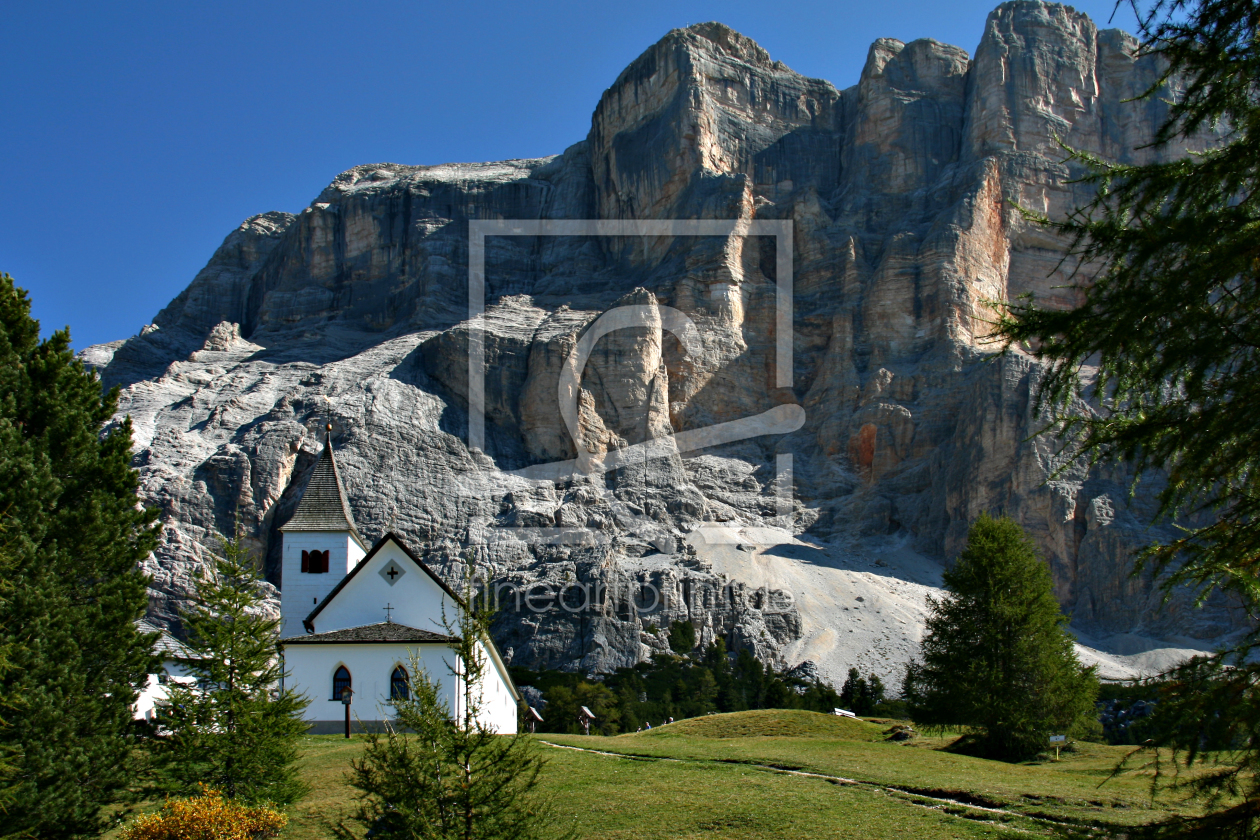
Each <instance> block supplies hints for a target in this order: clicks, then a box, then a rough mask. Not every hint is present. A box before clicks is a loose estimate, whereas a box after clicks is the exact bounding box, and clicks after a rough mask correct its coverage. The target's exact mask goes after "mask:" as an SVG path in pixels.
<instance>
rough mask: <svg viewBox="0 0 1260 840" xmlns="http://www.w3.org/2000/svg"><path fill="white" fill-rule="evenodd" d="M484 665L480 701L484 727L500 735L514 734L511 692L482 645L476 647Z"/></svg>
mask: <svg viewBox="0 0 1260 840" xmlns="http://www.w3.org/2000/svg"><path fill="white" fill-rule="evenodd" d="M477 647H478V649H479V650H480V651H481V655H482V657H483V660H482V661H484V662H485V663H486V677H485V680H484V681H483V683H484V687H483V689H482V695H481V701H482V704H483V706H484V708H485V710H486V711H485V717H486V725H487V726H489V727H490V728H491V729H493V730H494V731H495V732H498V733H499V734H501V735H511V734H515V733H516V724H517V720H518V717H517V705H516V698H515V697H513V696H512V690H511V688H509V687H508V682H507V676H506V675H505V674H502V673H500V672H499V670H498V668H497V667H496V666H495V663H494V658H493V657H491V656H490V652H489V651H488V650H487V649H486V646H485V645H484V644H479V645H477Z"/></svg>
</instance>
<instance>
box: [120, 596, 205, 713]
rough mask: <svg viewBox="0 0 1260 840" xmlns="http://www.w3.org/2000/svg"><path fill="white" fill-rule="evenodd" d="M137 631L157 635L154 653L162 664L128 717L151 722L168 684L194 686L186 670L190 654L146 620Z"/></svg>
mask: <svg viewBox="0 0 1260 840" xmlns="http://www.w3.org/2000/svg"><path fill="white" fill-rule="evenodd" d="M136 629H137V630H139V631H140V632H141V633H146V634H147V633H158V634H159V635H158V640H157V641H156V642H154V644H153V649H154V651H156V652H157V654H158V655H159V656H161V657H162V664H161V666H160V667H159V668H158V670H157V671H155V672H153V673H152V674H149V675H148V679H147V680H146V681H145V684H144V687H143V688H142V689H140V694H139V696H138V697H136V702H135V703H133V704H132V706H131V716H132V717H133V718H134V719H136V720H153V719H154V718H155V717H156V716H157V707H158V706H160V705H161V704H162V703H164V702H166V697H167V692H168V690H169V689H170V685H171V683H183V684H184V685H193V684H195V683H196V682H197V678H196V677H194V676H193V675H192V674H191V673H189V670H188V663H189V662H190V661H191V659H192V654H191V653H190V652H189V650H188V648H186V647H184V646H183V645H181V644H180V643H179V642H178V641H176V640H175V638H174V637H173V636H171V634H170V633H167V632H166V631H165V630H162V629H160V628H158V627H157V626H155V625H153V624H151V623H150V622H148V621H146V620H145V619H143V618H142V619H140V620H139V621H137V622H136Z"/></svg>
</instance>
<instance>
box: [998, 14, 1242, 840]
mask: <svg viewBox="0 0 1260 840" xmlns="http://www.w3.org/2000/svg"><path fill="white" fill-rule="evenodd" d="M1139 19H1140V21H1141V26H1140V29H1141V35H1142V39H1143V46H1142V51H1143V52H1144V53H1146V54H1149V55H1155V56H1158V57H1159V59H1160V60H1161V61H1163V62H1164V68H1165V69H1164V71H1163V75H1162V76H1161V77H1160V78H1159V79H1158V81H1157V83H1156V84H1155V85H1154V86H1153V87H1152V88H1151V90H1149V91H1147V92H1146V97H1148V98H1150V97H1159V98H1161V99H1165V100H1169V101H1170V102H1171V104H1170V106H1169V108H1170V110H1169V112H1168V119H1167V121H1166V122H1165V123H1164V124H1163V125H1162V126H1161V127H1160V129H1159V132H1158V134H1157V136H1156V141H1155V144H1154V146H1153V148H1152V149H1151V150H1150V151H1149V152H1148V157H1149V158H1150V160H1151V162H1149V163H1146V164H1143V165H1117V164H1115V163H1114V162H1111V161H1106V160H1102V159H1099V158H1096V157H1094V156H1091V155H1088V154H1085V153H1083V152H1077V151H1073V152H1072V153H1071V157H1072V158H1073V159H1074V160H1075V161H1076V162H1078V163H1080V164H1082V165H1083V166H1084V167H1085V168H1086V170H1087V172H1088V174H1087V176H1086V178H1085V179H1084V181H1085V182H1086V183H1088V184H1091V185H1093V186H1094V187H1095V188H1096V189H1097V193H1096V197H1095V198H1094V199H1093V200H1092V201H1091V202H1089V203H1087V204H1086V205H1084V206H1083V207H1081V208H1079V209H1077V210H1076V211H1074V212H1073V213H1071V214H1070V215H1069V216H1068V217H1067V218H1066V219H1063V220H1050V219H1044V218H1043V219H1041V221H1042V222H1043V223H1044V224H1046V225H1047V226H1050V227H1052V228H1054V229H1057V230H1058V231H1060V232H1061V233H1062V234H1063V235H1064V236H1065V237H1067V238H1068V239H1069V241H1071V242H1072V251H1071V259H1072V261H1074V262H1075V264H1077V265H1079V266H1081V267H1082V268H1081V270H1080V271H1079V273H1078V275H1077V276H1076V278H1075V282H1074V289H1075V291H1076V294H1077V295H1078V299H1079V300H1080V304H1079V305H1078V306H1076V307H1074V308H1071V309H1066V310H1055V309H1048V308H1043V307H1040V306H1038V305H1037V302H1036V301H1034V300H1023V301H1020V302H1017V303H1015V304H1014V305H1011V306H1010V307H1008V309H1007V310H1006V314H1005V315H1004V316H1003V317H1002V318H1001V320H1000V323H999V324H998V330H999V334H1000V336H1001V337H1002V339H1004V340H1005V341H1006V342H1007V343H1008V346H1015V345H1023V346H1024V347H1025V348H1027V349H1028V350H1030V351H1031V352H1033V353H1034V355H1036V356H1037V357H1038V358H1040V359H1042V360H1044V361H1046V362H1048V363H1049V364H1050V370H1049V374H1048V376H1047V377H1046V378H1045V380H1044V383H1043V386H1042V388H1041V391H1040V400H1041V402H1042V404H1043V405H1044V406H1046V407H1048V408H1049V409H1050V410H1052V411H1053V413H1054V418H1055V420H1056V423H1055V424H1054V425H1053V426H1052V430H1053V431H1055V432H1057V433H1059V434H1061V435H1063V436H1064V437H1065V438H1067V439H1068V440H1070V441H1071V442H1073V443H1074V444H1076V445H1077V446H1079V447H1080V450H1081V451H1082V452H1083V453H1085V455H1086V456H1088V457H1089V458H1091V459H1092V460H1093V461H1096V462H1098V461H1130V462H1131V463H1133V464H1135V465H1136V466H1137V467H1138V469H1139V470H1144V469H1147V468H1155V469H1159V470H1162V471H1164V472H1165V473H1166V475H1167V479H1168V480H1167V482H1166V484H1165V485H1164V489H1163V490H1162V491H1161V493H1160V502H1161V505H1160V510H1159V511H1158V515H1159V516H1160V517H1161V518H1165V519H1166V518H1176V517H1181V518H1182V525H1183V527H1184V531H1183V532H1182V535H1181V536H1180V538H1179V539H1176V540H1172V541H1169V542H1167V543H1163V544H1155V545H1151V546H1149V547H1147V549H1146V550H1145V551H1144V552H1143V554H1142V555H1141V557H1140V560H1141V562H1142V564H1150V565H1152V566H1153V567H1154V568H1155V569H1156V570H1165V571H1167V572H1169V573H1170V574H1168V575H1167V576H1166V578H1165V585H1166V586H1167V587H1168V588H1169V589H1171V588H1172V587H1174V586H1177V585H1180V584H1186V585H1190V586H1192V587H1195V588H1197V589H1198V590H1199V592H1200V595H1201V597H1206V595H1207V593H1208V592H1209V591H1211V590H1212V589H1213V588H1221V589H1225V590H1227V591H1229V592H1231V593H1232V594H1233V595H1235V596H1236V597H1238V598H1239V599H1240V600H1241V601H1242V602H1243V603H1244V604H1245V605H1246V607H1247V608H1248V610H1249V612H1250V614H1251V615H1255V614H1256V611H1257V609H1260V448H1258V447H1257V446H1256V442H1257V440H1260V411H1257V410H1256V406H1257V405H1260V247H1258V246H1257V242H1260V239H1258V238H1257V231H1258V230H1260V94H1258V93H1257V91H1258V90H1260V4H1257V3H1256V2H1254V0H1158V2H1154V3H1150V4H1144V5H1143V6H1142V7H1141V8H1140V16H1139ZM1173 91H1176V95H1175V96H1170V93H1171V92H1173ZM1212 134H1215V141H1205V139H1204V135H1212ZM1183 145H1192V146H1198V147H1200V148H1203V147H1206V150H1205V151H1203V152H1201V153H1198V154H1193V155H1182V154H1179V153H1178V151H1179V149H1180V148H1181V147H1182V146H1183ZM1086 364H1088V365H1090V366H1094V367H1096V369H1097V371H1098V377H1097V382H1096V383H1095V384H1094V385H1093V386H1092V387H1089V388H1086V387H1085V386H1083V384H1082V382H1081V380H1080V378H1079V377H1078V373H1079V371H1080V369H1081V368H1082V366H1084V365H1086ZM1100 395H1101V401H1102V402H1103V404H1104V410H1103V411H1100V412H1098V413H1094V414H1089V415H1082V414H1080V413H1079V412H1076V411H1074V410H1073V407H1072V406H1073V402H1074V400H1075V399H1076V398H1077V397H1087V398H1090V397H1092V398H1095V399H1098V398H1099V397H1100ZM1257 653H1260V637H1257V635H1256V634H1255V633H1252V634H1250V635H1248V636H1246V637H1245V638H1244V639H1243V640H1242V641H1241V642H1240V643H1239V644H1237V645H1236V646H1235V647H1233V648H1231V649H1229V650H1225V651H1221V652H1219V653H1217V654H1215V655H1212V656H1210V657H1206V658H1201V659H1198V660H1196V661H1194V662H1190V663H1187V664H1185V665H1183V666H1181V667H1179V668H1176V669H1174V670H1172V671H1171V672H1170V673H1168V674H1167V675H1165V676H1166V677H1167V681H1166V685H1165V687H1164V689H1163V691H1162V696H1161V702H1160V705H1159V711H1158V714H1157V717H1158V718H1160V719H1161V724H1160V725H1159V726H1158V727H1156V731H1157V732H1158V733H1159V734H1158V735H1157V737H1156V738H1155V739H1154V740H1153V742H1152V745H1151V748H1153V749H1157V750H1158V749H1161V748H1163V747H1172V748H1173V749H1174V751H1175V752H1176V754H1177V756H1178V758H1179V759H1182V760H1184V762H1185V763H1188V764H1190V765H1194V764H1198V763H1207V764H1210V765H1214V766H1213V767H1212V770H1211V772H1207V773H1187V774H1180V776H1179V778H1180V780H1181V781H1182V782H1184V783H1186V784H1188V785H1189V786H1190V788H1191V789H1192V790H1193V791H1194V792H1196V793H1199V794H1202V795H1206V796H1209V798H1210V797H1212V796H1216V797H1217V798H1216V800H1215V801H1214V804H1213V807H1212V809H1210V810H1209V812H1208V813H1207V814H1205V815H1204V816H1203V817H1201V818H1200V817H1194V818H1189V817H1188V818H1185V819H1177V820H1173V821H1171V822H1169V823H1168V824H1166V825H1161V826H1157V827H1154V828H1152V829H1151V830H1152V831H1153V832H1154V833H1156V834H1158V835H1160V836H1169V837H1172V836H1203V837H1209V836H1210V837H1214V838H1215V837H1222V838H1224V837H1254V836H1257V834H1258V833H1260V688H1258V686H1260V665H1258V664H1257V661H1256V660H1257V656H1256V654H1257ZM1207 745H1212V746H1216V747H1225V748H1226V750H1227V751H1226V752H1224V753H1221V752H1218V751H1215V750H1212V749H1208V748H1207ZM1182 766H1184V765H1182Z"/></svg>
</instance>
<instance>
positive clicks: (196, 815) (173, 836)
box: [120, 786, 289, 840]
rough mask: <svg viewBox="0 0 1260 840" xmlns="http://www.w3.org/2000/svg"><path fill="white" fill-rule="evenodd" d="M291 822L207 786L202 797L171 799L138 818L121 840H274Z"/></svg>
mask: <svg viewBox="0 0 1260 840" xmlns="http://www.w3.org/2000/svg"><path fill="white" fill-rule="evenodd" d="M288 821H289V818H288V817H286V816H285V815H284V814H281V813H279V812H277V811H275V810H272V809H271V808H267V807H263V806H260V807H255V808H251V807H249V806H248V805H242V804H240V803H238V802H234V801H233V800H231V799H224V798H223V795H222V794H220V793H219V792H218V791H217V790H210V789H208V788H206V787H204V786H203V787H202V789H201V794H200V795H198V796H194V797H191V798H189V799H169V800H167V802H166V804H165V805H163V806H162V810H160V811H158V812H157V813H156V814H145V815H144V816H141V817H137V818H136V819H135V820H134V821H133V822H132V823H131V825H129V826H127V827H126V828H125V829H123V832H122V834H121V835H120V840H270V838H273V837H275V836H276V835H277V834H279V833H280V829H282V828H284V825H285V823H287V822H288Z"/></svg>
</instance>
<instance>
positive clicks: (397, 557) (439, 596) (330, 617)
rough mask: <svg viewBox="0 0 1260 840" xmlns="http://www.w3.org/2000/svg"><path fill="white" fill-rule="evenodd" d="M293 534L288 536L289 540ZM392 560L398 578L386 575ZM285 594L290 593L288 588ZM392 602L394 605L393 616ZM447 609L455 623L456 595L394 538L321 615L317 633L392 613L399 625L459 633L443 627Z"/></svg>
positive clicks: (372, 621) (370, 621) (375, 620)
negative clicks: (452, 595)
mask: <svg viewBox="0 0 1260 840" xmlns="http://www.w3.org/2000/svg"><path fill="white" fill-rule="evenodd" d="M290 536H292V535H290V534H286V535H285V542H286V543H287V542H288V541H289V537H290ZM391 564H393V568H394V570H396V571H397V572H398V574H397V575H396V576H395V577H394V579H393V580H392V582H391V580H390V578H389V577H387V576H384V575H382V572H387V571H388V570H389V568H390V565H391ZM331 588H332V587H329V589H331ZM282 597H283V598H288V592H287V591H284V592H283V596H282ZM321 600H322V599H321ZM386 605H391V606H392V607H393V609H391V610H390V612H389V614H388V615H387V614H386V612H385V606H386ZM443 608H445V611H446V615H447V617H448V618H449V619H450V620H451V622H452V623H454V622H456V621H457V620H458V615H457V613H456V609H457V606H456V604H455V603H454V602H453V601H452V600H451V598H450V596H449V595H447V594H446V592H445V591H443V589H442V588H441V587H440V586H438V584H437V583H435V582H434V581H433V579H432V578H430V577H429V576H428V575H427V574H425V572H424V571H423V570H422V569H421V568H420V567H419V566H417V565H416V564H415V563H414V562H413V561H412V560H411V558H410V557H408V556H407V555H406V554H405V553H404V552H403V551H402V549H400V548H399V547H398V545H397V544H396V543H394V542H393V541H392V540H391V541H390V542H388V543H386V544H385V545H384V546H382V547H381V550H380V551H378V552H377V553H376V555H375V556H373V557H372V559H371V561H369V563H368V565H367V566H365V567H364V568H362V569H360V570H359V573H358V574H357V575H355V576H354V578H353V579H351V580H350V581H349V582H348V583H347V584H346V586H345V588H343V589H342V590H341V592H339V593H338V594H337V597H336V598H335V599H334V600H333V601H332V602H331V603H330V604H328V605H327V606H326V607H324V609H323V611H322V612H320V614H319V615H318V616H316V618H315V622H314V623H315V632H316V633H327V632H329V631H331V630H339V629H342V628H346V627H361V626H363V625H365V624H379V623H380V622H382V621H384V620H385V619H386V618H387V617H388V618H390V620H392V621H393V622H394V623H395V624H403V625H406V626H408V627H414V628H416V629H417V630H428V631H430V632H433V633H441V634H443V635H454V634H452V633H450V631H448V630H447V629H446V628H445V627H443V626H442V611H443ZM307 614H309V611H308V613H307ZM303 617H305V614H304V616H303Z"/></svg>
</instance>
